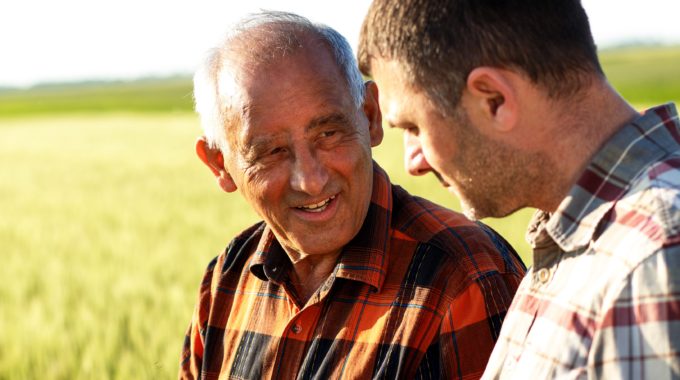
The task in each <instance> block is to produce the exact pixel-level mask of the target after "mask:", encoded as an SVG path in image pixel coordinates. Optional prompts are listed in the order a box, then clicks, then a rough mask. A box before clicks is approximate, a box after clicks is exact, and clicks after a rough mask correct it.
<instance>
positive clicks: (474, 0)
mask: <svg viewBox="0 0 680 380" xmlns="http://www.w3.org/2000/svg"><path fill="white" fill-rule="evenodd" d="M359 57H360V59H359V61H360V62H359V63H360V66H361V67H362V70H363V71H364V73H365V74H370V75H372V76H373V77H374V78H375V79H376V81H377V83H378V85H379V86H380V88H381V89H382V91H383V92H382V94H381V99H380V103H381V104H382V105H383V106H384V107H383V112H385V115H386V119H387V120H388V122H389V124H390V125H392V126H394V127H397V128H402V129H403V130H404V138H405V141H406V145H407V150H406V151H407V154H406V164H407V167H408V170H409V171H410V172H411V173H413V174H416V175H417V174H424V173H427V172H431V171H434V172H436V174H437V175H438V176H439V177H440V178H441V179H442V181H443V183H444V184H445V185H446V186H448V187H449V189H451V190H452V191H453V192H454V193H455V194H457V195H458V196H459V197H460V198H461V199H462V201H463V203H464V205H465V208H466V211H467V213H468V215H470V216H471V217H472V218H479V217H485V216H496V217H501V216H504V215H507V214H509V213H512V212H513V211H515V210H517V209H519V208H522V207H525V206H532V207H536V208H539V209H540V210H539V211H538V213H537V214H536V216H535V219H534V221H533V222H532V224H531V226H530V228H529V234H528V237H529V240H530V243H531V244H532V245H533V248H534V258H533V262H534V265H533V268H532V270H531V271H530V272H529V273H528V274H527V276H526V277H525V279H524V280H523V282H522V285H521V286H520V289H519V290H518V291H517V295H516V296H515V300H514V301H513V305H512V307H511V309H510V311H509V313H508V316H507V318H506V321H505V323H504V325H503V329H502V331H501V336H500V338H499V341H498V344H497V346H496V348H495V350H494V353H493V354H492V357H491V359H490V362H489V366H488V367H487V371H486V373H485V377H486V378H507V379H546V378H555V377H559V378H569V379H572V378H605V379H670V378H678V377H680V191H679V190H680V124H679V123H678V114H677V112H676V109H675V106H674V105H672V104H666V105H661V106H658V107H656V108H652V109H650V110H647V111H646V112H644V113H643V114H639V113H638V112H636V111H635V110H634V109H633V108H632V107H631V106H630V105H629V104H627V103H626V101H625V100H623V99H622V98H621V97H620V96H619V95H618V94H617V93H616V91H615V90H614V89H613V88H612V87H611V86H610V85H609V84H608V83H607V80H606V78H605V76H604V74H603V72H602V69H601V68H600V64H599V62H598V58H597V54H596V49H595V45H594V43H593V39H592V36H591V33H590V27H589V24H588V18H587V16H586V14H585V12H584V10H583V8H582V7H581V4H580V2H579V1H577V0H560V1H529V0H502V1H498V0H493V1H492V0H399V1H396V0H394V1H393V0H375V1H374V2H373V4H372V6H371V8H370V10H369V13H368V15H367V16H366V19H365V21H364V26H363V28H362V34H361V42H360V46H359Z"/></svg>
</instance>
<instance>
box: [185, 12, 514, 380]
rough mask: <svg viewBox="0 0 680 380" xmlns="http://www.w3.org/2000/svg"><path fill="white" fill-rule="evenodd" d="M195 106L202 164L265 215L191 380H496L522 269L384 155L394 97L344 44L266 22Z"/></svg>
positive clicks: (227, 60) (238, 254)
mask: <svg viewBox="0 0 680 380" xmlns="http://www.w3.org/2000/svg"><path fill="white" fill-rule="evenodd" d="M195 96H196V107H197V110H198V111H199V113H200V115H201V121H202V125H203V128H204V132H205V137H204V138H201V139H199V140H198V142H197V145H196V150H197V152H198V155H199V156H200V158H201V160H202V161H203V162H204V163H205V164H206V165H207V166H208V168H210V170H211V171H212V172H213V173H214V175H215V176H216V178H217V182H218V184H219V186H220V187H221V188H222V189H223V190H224V191H226V192H233V191H236V190H237V189H238V190H239V191H240V192H241V194H242V195H243V196H244V197H245V199H246V200H247V201H248V202H249V203H250V204H251V205H252V207H253V208H254V209H255V210H256V211H257V212H258V214H259V215H260V216H261V217H262V219H263V221H262V222H260V223H257V224H256V225H254V226H253V227H251V228H249V229H247V230H245V231H244V232H242V233H241V234H240V235H239V236H237V237H236V238H235V239H234V240H233V241H232V242H231V243H230V244H229V246H228V247H227V249H226V251H225V252H224V253H223V254H221V255H219V256H218V257H217V258H216V259H215V260H214V261H213V262H212V263H211V264H210V265H209V266H208V269H207V271H206V274H205V277H204V280H203V282H202V284H201V288H200V295H199V299H198V304H197V306H196V310H195V313H194V316H193V319H192V323H191V326H190V328H189V331H188V333H187V338H186V341H185V345H184V351H183V354H182V362H181V369H180V377H182V378H196V377H201V378H208V379H213V378H218V377H219V378H227V377H229V378H239V379H274V378H299V379H309V378H321V379H337V378H343V379H369V378H389V379H393V378H407V379H413V378H454V377H466V378H475V377H479V376H481V373H482V371H483V369H484V365H485V364H486V361H487V360H488V356H489V355H490V353H491V349H492V347H493V344H494V342H495V340H496V338H497V336H498V335H497V334H498V332H499V331H500V324H501V321H502V319H503V317H504V316H505V313H506V310H507V306H508V305H509V304H510V302H511V299H512V296H513V294H514V292H515V290H516V287H517V286H518V285H519V281H520V279H521V276H522V275H523V273H524V269H523V266H522V264H521V262H520V261H519V259H518V258H517V256H516V254H515V253H514V251H513V250H512V248H510V247H509V246H508V245H507V244H506V243H505V241H504V240H503V239H502V238H501V237H499V236H498V235H496V234H495V233H494V232H493V231H491V230H490V229H488V228H487V227H486V226H484V225H482V224H477V223H473V222H470V221H468V220H467V219H465V218H464V217H463V216H462V215H459V214H456V213H454V212H452V211H450V210H446V209H444V208H441V207H439V206H436V205H434V204H432V203H430V202H428V201H426V200H424V199H421V198H417V197H413V196H411V195H409V194H408V193H407V192H405V191H404V190H403V189H401V188H400V187H398V186H394V185H392V184H390V182H389V178H388V177H387V174H386V173H385V172H384V171H383V170H382V169H380V167H379V166H378V165H377V164H376V163H375V162H373V160H372V158H371V147H372V146H375V145H377V144H379V143H380V142H381V140H382V136H383V135H382V125H381V114H380V109H379V107H378V98H377V96H378V93H377V89H376V86H375V84H374V83H371V82H369V83H366V84H364V81H363V79H362V77H361V74H360V73H359V70H358V68H357V65H356V61H355V60H354V58H353V54H352V51H351V49H350V47H349V45H348V44H347V42H346V41H345V39H344V38H343V37H341V36H340V35H339V34H338V33H337V32H335V31H334V30H332V29H330V28H328V27H325V26H320V25H315V24H312V23H310V22H309V21H308V20H306V19H304V18H302V17H299V16H295V15H292V14H287V13H264V14H259V15H255V16H252V17H250V18H248V19H246V20H243V21H242V22H241V24H239V25H238V26H237V27H236V28H235V29H234V32H233V33H232V34H231V35H230V36H229V37H228V38H227V39H226V41H224V43H223V44H221V45H220V46H219V47H218V48H217V49H215V50H214V51H213V54H212V55H211V56H210V58H209V59H208V61H207V62H206V65H205V66H204V67H203V69H202V70H201V71H199V73H198V74H197V75H196V77H195ZM227 217H234V216H227Z"/></svg>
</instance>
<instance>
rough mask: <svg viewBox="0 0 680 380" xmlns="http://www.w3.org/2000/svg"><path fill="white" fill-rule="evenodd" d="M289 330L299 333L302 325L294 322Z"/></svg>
mask: <svg viewBox="0 0 680 380" xmlns="http://www.w3.org/2000/svg"><path fill="white" fill-rule="evenodd" d="M291 330H293V334H299V333H300V332H301V331H302V326H300V325H299V324H294V325H293V327H292V328H291Z"/></svg>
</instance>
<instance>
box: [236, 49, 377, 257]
mask: <svg viewBox="0 0 680 380" xmlns="http://www.w3.org/2000/svg"><path fill="white" fill-rule="evenodd" d="M240 87H241V94H242V95H241V103H240V104H241V106H242V107H243V108H242V109H243V111H244V112H243V115H244V117H243V120H242V122H241V123H240V127H239V129H238V131H237V133H236V134H235V135H234V138H233V139H232V140H233V141H232V143H231V144H232V149H231V152H230V153H229V154H228V155H227V156H225V164H226V168H227V170H228V172H229V174H230V176H231V177H232V178H233V180H234V182H235V184H236V186H237V187H238V188H239V189H240V191H241V193H242V194H243V196H244V197H245V198H246V200H247V201H248V202H249V203H250V204H251V205H252V206H253V208H254V209H255V210H256V211H257V212H258V214H259V215H260V216H261V217H262V218H263V219H264V220H265V221H266V223H267V224H268V225H269V226H270V227H271V228H272V230H273V232H274V234H275V235H276V237H277V239H278V240H279V242H280V243H281V244H282V245H283V246H284V248H285V249H286V250H287V251H288V252H289V253H290V252H298V253H301V254H305V255H323V254H331V253H337V252H338V251H339V250H341V249H342V247H343V246H344V245H346V244H347V243H348V242H349V241H350V240H351V239H352V238H353V237H354V236H355V235H356V234H357V233H358V231H359V229H360V228H361V226H362V225H363V222H364V218H365V216H366V213H367V210H368V207H369V204H370V200H371V189H372V184H373V182H372V181H373V179H372V178H373V165H372V159H371V147H372V146H375V145H377V144H379V143H380V141H381V139H382V129H381V128H382V127H381V126H380V124H379V122H375V121H372V120H371V116H370V115H368V114H367V113H370V112H367V108H366V106H364V107H361V106H360V107H356V105H355V103H354V100H353V99H352V97H351V95H350V92H349V90H348V85H347V83H346V82H345V80H344V78H343V77H342V75H341V73H340V70H339V68H338V67H337V65H336V64H335V62H334V61H333V59H332V57H331V55H330V53H329V52H328V51H327V49H325V48H321V49H315V50H308V51H302V52H296V53H294V54H292V55H290V56H287V57H284V58H282V59H281V60H279V61H277V62H276V63H275V64H272V65H270V66H268V67H267V68H263V69H255V70H254V71H253V72H252V73H250V74H247V75H245V79H243V80H241V83H240ZM367 98H368V97H367ZM370 98H371V99H374V100H373V103H375V104H374V107H373V108H374V111H375V112H379V109H378V105H377V101H376V100H375V98H373V97H370ZM378 120H379V118H378ZM376 124H377V125H376Z"/></svg>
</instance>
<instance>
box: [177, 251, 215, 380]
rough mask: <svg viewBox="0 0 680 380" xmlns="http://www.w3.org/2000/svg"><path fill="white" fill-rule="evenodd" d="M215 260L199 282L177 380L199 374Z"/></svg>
mask: <svg viewBox="0 0 680 380" xmlns="http://www.w3.org/2000/svg"><path fill="white" fill-rule="evenodd" d="M214 267H215V260H213V262H211V263H210V265H208V268H207V269H206V271H205V274H204V276H203V281H202V282H201V287H200V290H199V295H198V301H197V303H196V307H195V308H194V313H193V316H192V318H191V323H190V324H189V328H188V329H187V333H186V335H185V337H184V346H183V348H182V355H181V358H180V368H179V376H178V378H179V379H186V380H189V379H197V378H199V376H200V373H201V364H202V362H203V349H204V342H205V340H204V339H205V331H206V326H207V323H208V315H209V313H210V307H211V301H212V292H211V283H212V278H213V268H214Z"/></svg>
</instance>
